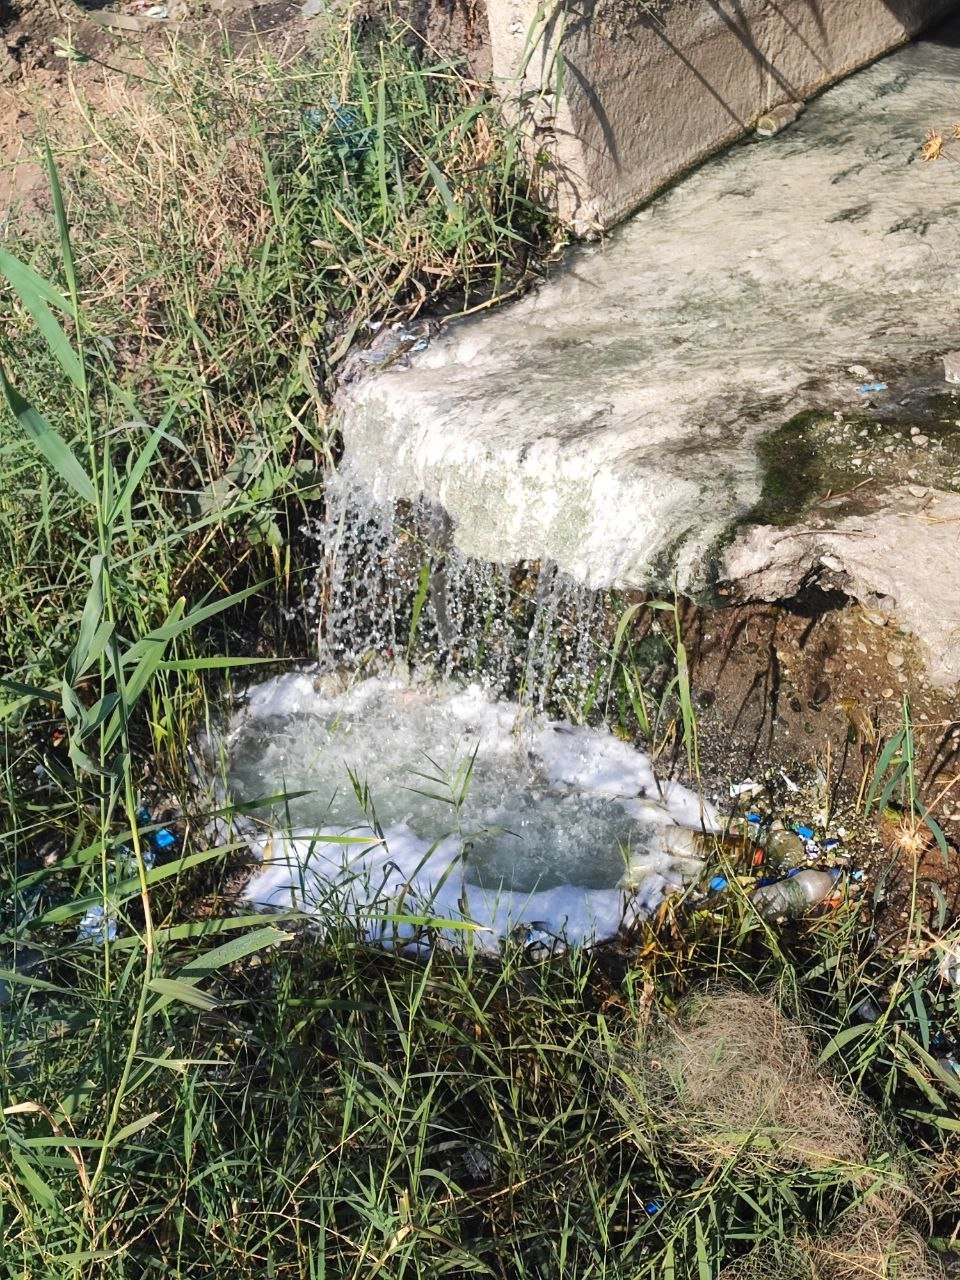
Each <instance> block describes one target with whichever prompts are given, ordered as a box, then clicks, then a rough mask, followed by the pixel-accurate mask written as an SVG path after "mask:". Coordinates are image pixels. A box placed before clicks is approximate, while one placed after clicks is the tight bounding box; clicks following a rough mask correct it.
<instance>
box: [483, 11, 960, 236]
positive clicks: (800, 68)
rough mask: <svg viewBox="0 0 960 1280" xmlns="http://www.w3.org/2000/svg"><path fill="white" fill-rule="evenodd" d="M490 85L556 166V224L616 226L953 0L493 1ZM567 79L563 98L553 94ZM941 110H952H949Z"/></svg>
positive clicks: (891, 45) (903, 37) (909, 33)
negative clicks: (765, 120) (774, 112)
mask: <svg viewBox="0 0 960 1280" xmlns="http://www.w3.org/2000/svg"><path fill="white" fill-rule="evenodd" d="M486 7H487V17H488V22H489V35H490V48H491V54H492V64H493V73H494V77H495V80H496V82H497V84H498V86H499V88H500V90H501V92H502V93H503V95H504V98H505V100H506V101H507V102H508V104H511V105H512V109H513V110H515V111H517V110H518V111H519V112H520V113H521V114H522V117H523V119H524V121H525V123H526V127H527V130H528V136H529V137H530V140H531V146H532V147H533V148H534V149H535V150H538V151H546V152H548V153H549V155H550V156H551V158H552V162H553V166H554V170H555V175H556V184H557V198H558V203H559V208H560V213H561V216H562V217H563V218H564V219H565V220H566V221H567V222H569V223H570V224H572V225H573V226H574V228H575V229H576V230H577V231H578V232H581V233H585V232H588V231H590V230H591V229H600V228H604V227H609V226H611V225H612V224H613V223H615V222H617V221H618V220H619V219H620V218H623V217H624V216H625V215H626V214H628V213H630V212H631V211H632V210H633V209H635V208H636V207H637V206H638V205H639V204H640V203H642V202H643V201H644V200H645V199H647V198H648V197H649V196H651V195H653V193H654V192H656V191H657V190H658V189H659V188H660V187H662V186H664V184H666V183H668V182H670V180H671V179H673V178H675V177H676V176H677V175H678V174H680V173H682V172H683V171H684V170H685V169H687V168H688V167H689V166H690V165H692V164H695V163H696V162H697V161H699V160H701V159H702V158H703V157H704V156H706V155H709V154H710V152H712V151H715V150H716V149H717V148H719V147H722V146H724V145H726V144H727V143H730V142H732V141H734V140H735V139H736V138H738V137H740V136H742V135H743V134H744V133H745V132H746V131H747V130H749V129H750V128H751V127H752V126H753V124H754V123H755V121H756V119H757V117H758V116H760V115H762V114H763V113H764V112H765V111H767V110H768V109H769V108H770V107H772V106H775V105H777V104H778V103H781V102H785V101H790V100H796V99H804V98H807V97H810V96H811V95H812V94H814V93H816V92H817V90H818V89H821V88H822V87H823V86H824V85H826V84H828V83H829V82H830V81H832V80H836V79H838V78H839V77H840V76H843V75H845V74H847V73H848V72H850V71H852V70H854V69H855V68H856V67H859V66H862V65H863V64H864V63H866V62H869V61H871V60H872V59H873V58H876V57H878V56H879V55H880V54H882V53H885V52H887V51H888V50H890V49H892V48H894V47H896V46H897V45H898V44H902V43H903V42H904V41H905V40H907V39H909V37H910V36H912V35H915V34H916V33H917V32H918V31H919V30H920V29H921V28H922V27H924V26H926V25H929V24H930V23H932V22H934V21H936V20H937V19H938V18H941V17H945V16H947V15H948V14H949V13H951V12H955V11H956V10H957V8H958V5H957V3H955V0H949V2H948V0H649V2H647V3H644V0H539V2H538V0H486ZM558 83H559V86H560V90H559V94H558V93H557V92H556V88H557V85H558ZM945 106H946V104H945Z"/></svg>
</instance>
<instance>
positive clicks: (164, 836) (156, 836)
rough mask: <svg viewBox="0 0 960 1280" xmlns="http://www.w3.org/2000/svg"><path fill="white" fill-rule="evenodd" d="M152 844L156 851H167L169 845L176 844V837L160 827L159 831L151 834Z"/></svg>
mask: <svg viewBox="0 0 960 1280" xmlns="http://www.w3.org/2000/svg"><path fill="white" fill-rule="evenodd" d="M153 843H154V845H155V846H156V848H158V849H169V848H170V847H171V845H175V844H176V843H177V837H176V836H175V835H174V834H173V832H172V831H168V830H167V828H166V827H161V828H160V830H159V831H155V832H154V833H153Z"/></svg>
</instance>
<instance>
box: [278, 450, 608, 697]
mask: <svg viewBox="0 0 960 1280" xmlns="http://www.w3.org/2000/svg"><path fill="white" fill-rule="evenodd" d="M304 535H305V537H306V538H307V539H308V540H309V541H310V542H311V543H312V544H313V545H314V547H315V551H316V555H315V562H316V563H317V564H318V565H319V568H318V570H317V571H316V574H315V576H314V578H313V580H312V581H310V582H308V583H307V584H306V587H305V590H304V593H303V598H302V602H301V605H300V609H301V611H302V613H303V616H304V620H305V621H306V622H307V623H308V625H309V626H310V627H311V628H312V629H314V630H318V631H319V636H320V646H319V648H320V657H321V662H322V663H323V665H324V666H325V667H326V668H328V669H348V670H355V669H357V668H358V667H360V666H361V665H366V664H369V663H370V662H371V660H373V661H375V662H379V663H380V664H383V663H387V664H389V663H394V662H396V661H401V662H409V663H413V664H416V665H424V666H428V667H429V668H430V669H431V670H433V671H434V672H436V673H437V674H438V675H439V676H441V677H442V678H445V679H452V678H460V679H469V680H473V681H479V682H480V683H481V684H483V685H484V687H486V688H487V689H489V690H491V691H493V692H495V693H497V694H500V695H502V696H505V697H511V696H517V697H519V698H520V699H521V700H522V701H523V702H524V703H525V704H527V705H529V706H532V707H533V708H535V709H537V710H542V709H543V708H544V707H545V706H547V705H548V704H551V705H554V706H558V707H561V708H565V709H567V710H568V711H569V712H570V713H575V712H579V710H580V709H581V708H582V707H583V705H584V703H585V701H586V700H587V699H588V697H589V696H590V691H591V689H592V688H593V686H594V684H595V682H596V680H597V678H598V675H599V674H600V673H601V672H602V670H603V667H604V662H603V654H604V647H605V643H606V642H607V639H608V637H607V636H606V627H605V621H604V617H603V610H602V608H601V601H600V600H599V598H598V596H599V593H598V592H596V591H594V590H591V589H590V588H588V587H585V586H583V585H582V584H580V583H578V582H575V581H574V580H573V579H572V578H570V577H568V576H567V575H566V574H564V573H562V572H561V571H560V570H559V569H558V568H557V567H556V565H554V564H552V563H550V562H547V563H545V564H543V565H536V564H526V563H523V564H520V565H514V566H504V565H498V564H491V563H488V562H486V561H483V560H478V559H476V558H474V557H472V556H468V555H465V554H464V553H463V552H462V551H460V550H458V549H457V547H456V546H454V544H453V540H452V537H451V530H450V525H449V521H448V520H447V518H446V516H445V515H444V514H443V512H442V511H441V510H440V508H438V507H437V506H435V505H434V504H432V503H431V502H430V501H428V500H426V499H422V500H421V501H419V502H417V503H408V502H388V503H385V504H378V503H376V502H374V501H373V499H372V498H371V497H370V494H369V492H368V491H367V490H366V489H365V488H364V486H363V485H362V483H360V482H358V481H356V480H354V479H353V478H352V477H351V476H350V475H349V473H347V472H343V471H341V472H340V473H339V474H338V475H337V476H336V477H335V478H334V479H333V481H332V482H331V484H330V486H329V488H328V490H327V493H326V501H325V506H324V510H323V512H322V514H320V515H318V516H316V517H312V518H311V519H310V520H309V521H308V523H307V525H306V526H305V528H304Z"/></svg>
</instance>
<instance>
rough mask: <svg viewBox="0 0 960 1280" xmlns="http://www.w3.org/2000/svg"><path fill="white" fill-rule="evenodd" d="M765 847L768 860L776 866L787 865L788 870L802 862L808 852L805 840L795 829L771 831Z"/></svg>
mask: <svg viewBox="0 0 960 1280" xmlns="http://www.w3.org/2000/svg"><path fill="white" fill-rule="evenodd" d="M764 847H765V848H766V851H767V859H768V861H769V862H771V863H772V864H773V865H774V866H778V867H786V869H787V870H788V871H789V870H790V868H791V867H794V866H797V865H798V864H799V863H800V862H802V860H803V858H804V856H805V854H806V847H805V846H804V843H803V840H802V839H801V837H800V836H799V835H798V834H797V832H795V831H783V830H779V831H771V832H770V834H769V835H768V836H767V838H766V840H765V842H764Z"/></svg>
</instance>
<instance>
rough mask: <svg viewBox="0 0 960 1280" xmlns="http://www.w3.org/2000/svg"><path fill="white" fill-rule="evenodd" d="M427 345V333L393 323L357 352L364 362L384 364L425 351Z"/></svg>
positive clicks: (428, 342)
mask: <svg viewBox="0 0 960 1280" xmlns="http://www.w3.org/2000/svg"><path fill="white" fill-rule="evenodd" d="M429 345H430V339H429V337H428V336H427V334H425V333H415V332H413V331H412V330H410V329H406V328H404V326H403V325H402V324H395V325H392V326H391V327H390V329H388V330H387V331H386V333H381V334H380V335H378V337H377V339H376V340H375V341H374V342H373V343H372V344H371V345H370V346H369V347H367V348H366V350H364V351H359V352H358V353H357V354H358V355H359V357H360V359H361V360H362V361H363V363H364V364H373V365H386V364H392V363H393V362H394V361H395V360H400V359H403V358H404V357H406V356H408V355H412V354H416V353H417V352H419V351H426V349H427V347H428V346H429Z"/></svg>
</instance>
